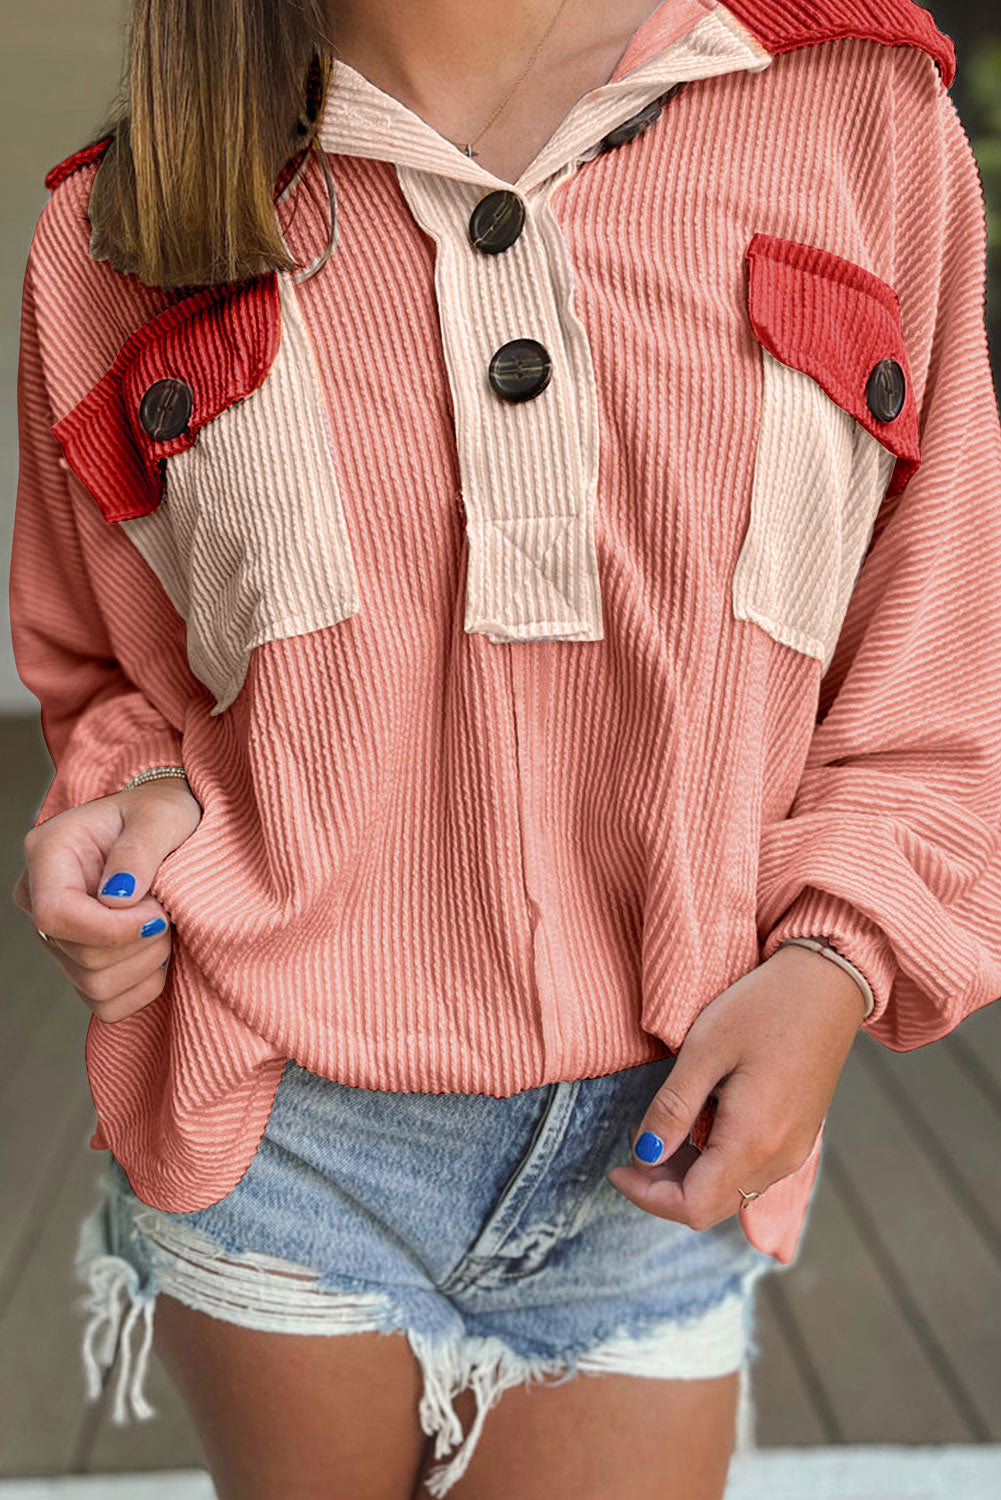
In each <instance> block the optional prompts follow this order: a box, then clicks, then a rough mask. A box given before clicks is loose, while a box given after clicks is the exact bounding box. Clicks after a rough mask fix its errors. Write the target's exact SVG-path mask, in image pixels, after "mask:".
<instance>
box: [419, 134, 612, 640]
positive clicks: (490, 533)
mask: <svg viewBox="0 0 1001 1500" xmlns="http://www.w3.org/2000/svg"><path fill="white" fill-rule="evenodd" d="M573 170H575V163H574V162H572V161H571V162H568V163H566V164H565V165H564V167H563V168H562V170H561V171H560V172H559V173H556V174H554V176H553V178H551V179H549V180H548V181H547V182H546V183H544V184H540V186H539V188H538V189H537V190H536V191H535V192H534V193H532V194H530V195H529V196H528V197H527V199H523V200H521V201H522V203H523V206H524V219H523V223H522V226H521V228H520V231H519V232H518V233H517V234H516V235H514V236H513V237H511V241H510V244H509V245H508V246H507V248H506V249H505V250H504V251H503V253H490V252H489V251H488V253H486V254H484V253H483V252H482V250H481V249H480V248H478V247H477V246H476V245H475V244H474V243H473V242H472V233H471V230H470V226H471V225H472V224H473V221H474V217H475V215H476V211H477V207H478V205H479V204H480V203H481V201H482V200H483V199H484V197H485V196H487V195H485V194H484V193H483V190H482V187H480V186H478V185H476V184H469V183H465V182H458V181H455V180H452V179H447V178H442V177H439V176H438V175H437V174H435V173H430V172H422V171H419V170H417V169H416V168H412V167H407V166H405V165H403V164H400V165H398V166H397V168H396V171H397V177H398V180H399V182H400V187H401V191H402V192H403V193H404V195H405V197H406V199H407V202H408V204H409V206H410V209H411V212H412V213H413V215H414V218H415V219H416V221H417V222H418V223H419V224H420V225H421V227H422V228H423V229H424V230H426V232H427V233H428V234H430V235H431V236H432V237H433V238H434V240H435V241H436V243H437V255H436V258H435V290H436V294H437V298H438V308H439V319H440V326H441V333H442V343H443V350H444V355H445V363H446V369H447V373H448V378H449V382H450V387H451V395H452V401H453V410H454V412H455V427H456V444H457V450H458V459H459V468H460V475H461V480H462V491H463V501H464V505H465V511H466V531H467V541H468V577H467V583H466V613H465V621H464V624H465V629H466V630H467V631H469V632H471V631H479V632H482V633H484V634H486V635H487V636H488V638H489V639H490V640H491V641H492V642H494V643H495V644H496V643H503V642H507V641H527V640H600V639H601V637H602V620H601V598H600V589H599V583H598V567H597V555H596V549H595V541H594V527H593V519H594V501H595V493H596V487H597V427H598V420H597V419H598V412H597V393H596V390H595V385H594V375H593V368H592V363H591V357H590V349H589V347H588V342H587V336H586V333H585V331H584V328H583V325H582V324H581V323H580V320H579V319H578V318H577V317H576V316H575V315H574V314H573V312H572V308H571V306H570V304H571V301H572V292H573V277H572V271H571V268H570V263H569V256H568V253H567V247H566V244H565V242H564V240H563V237H562V234H561V233H560V231H559V227H558V225H557V224H556V222H555V219H554V218H553V215H552V211H551V209H550V206H549V194H550V193H551V192H552V190H553V189H554V188H555V186H556V185H557V184H558V183H559V182H560V181H562V180H563V178H564V177H565V176H567V175H569V173H570V172H572V171H573ZM490 196H493V194H491V195H490ZM494 206H495V207H496V199H495V205H494ZM483 212H484V211H483V210H482V209H481V210H480V213H481V215H482V214H483ZM489 213H490V205H488V210H487V214H488V217H489ZM502 217H504V216H502ZM511 217H512V221H513V219H514V217H516V216H511ZM481 228H482V225H481ZM488 238H489V236H488Z"/></svg>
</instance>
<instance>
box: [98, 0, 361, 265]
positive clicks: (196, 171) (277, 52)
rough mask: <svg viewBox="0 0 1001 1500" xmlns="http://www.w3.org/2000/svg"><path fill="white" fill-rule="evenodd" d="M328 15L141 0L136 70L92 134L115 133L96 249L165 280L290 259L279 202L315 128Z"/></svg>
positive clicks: (282, 0)
mask: <svg viewBox="0 0 1001 1500" xmlns="http://www.w3.org/2000/svg"><path fill="white" fill-rule="evenodd" d="M327 16H328V10H327V5H326V3H325V0H134V3H133V6H132V13H131V17H130V20H129V26H128V49H127V59H128V60H127V68H126V69H125V70H124V76H123V79H122V82H121V84H120V85H119V90H118V93H117V95H116V98H115V100H114V102H113V103H112V105H111V107H110V109H109V112H108V113H107V114H106V116H105V117H104V119H103V121H102V123H101V126H100V127H99V130H98V133H97V135H96V136H95V137H94V141H93V142H92V144H96V142H98V141H100V140H102V139H103V138H105V137H110V141H109V144H108V146H107V148H106V150H105V152H104V155H103V158H102V160H101V165H100V167H99V169H98V172H97V175H96V178H95V180H94V186H93V190H92V192H91V198H90V220H91V226H92V239H91V253H92V255H94V257H95V258H97V259H107V260H108V261H110V262H111V264H112V265H113V266H114V267H115V269H116V270H120V271H124V272H131V273H133V274H135V275H137V276H138V277H139V279H140V280H141V281H143V282H145V283H146V284H147V285H149V286H164V287H172V286H181V287H191V286H208V285H212V284H215V283H220V282H229V281H241V280H244V279H247V278H251V277H254V276H260V275H263V274H265V273H266V272H268V271H271V270H273V269H276V268H277V269H282V270H291V269H293V267H294V265H295V262H294V261H293V260H292V259H291V258H290V255H289V252H288V250H287V248H286V246H285V244H284V243H283V241H282V238H281V234H280V231H279V226H278V222H277V219H276V216H275V207H274V204H275V197H276V195H277V191H278V177H279V174H280V173H281V172H282V169H283V168H284V167H286V166H288V165H289V163H290V158H296V160H297V161H298V160H301V158H302V156H303V153H304V152H306V151H308V150H309V148H310V147H311V145H312V143H313V139H314V137H315V134H316V126H317V120H318V117H319V114H320V113H321V111H322V108H323V102H324V99H325V96H326V91H327V87H328V83H329V74H330V56H329V55H328V54H332V52H333V48H332V46H331V44H330V42H329V39H328V38H327V36H326V35H325V30H324V27H325V23H326V21H327ZM286 175H290V174H286Z"/></svg>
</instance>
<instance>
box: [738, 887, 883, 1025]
mask: <svg viewBox="0 0 1001 1500" xmlns="http://www.w3.org/2000/svg"><path fill="white" fill-rule="evenodd" d="M793 938H797V939H799V938H806V939H808V940H809V939H812V940H813V941H817V939H818V938H826V940H827V942H828V943H829V944H830V946H831V948H833V949H834V952H833V953H829V954H827V955H826V956H827V957H829V958H832V959H833V960H834V961H836V962H837V961H839V960H840V961H841V966H842V968H846V969H847V970H848V971H849V972H851V973H852V974H853V977H854V978H856V980H857V981H858V983H859V987H860V988H861V990H862V993H863V995H865V997H866V1007H867V1008H866V1013H865V1015H864V1017H863V1019H862V1023H861V1024H862V1025H865V1026H868V1025H871V1024H872V1023H873V1022H874V1021H878V1020H879V1018H880V1016H881V1015H882V1014H883V1012H884V1011H885V1010H886V1007H887V1005H888V1003H889V999H890V990H891V988H892V986H893V980H894V977H895V975H896V972H897V961H896V958H895V956H894V952H893V947H892V945H891V943H890V940H889V939H888V938H887V936H886V934H885V933H884V932H883V931H882V930H881V929H880V928H879V927H877V926H876V924H875V922H872V921H870V919H869V918H868V917H867V916H865V914H864V913H863V912H861V911H859V909H858V907H856V906H853V905H852V904H851V903H850V902H848V901H845V900H843V899H842V898H841V897H840V896H832V895H830V894H828V892H826V891H821V890H818V889H817V888H816V887H813V886H806V887H805V888H804V889H803V890H802V891H801V892H800V894H799V895H798V896H797V897H796V899H795V901H793V902H792V904H791V905H790V906H788V907H787V908H786V910H785V911H784V912H783V914H782V916H781V918H780V919H779V921H778V922H777V923H776V925H775V926H774V927H773V928H772V930H771V931H770V932H769V933H768V935H767V936H766V938H765V940H764V943H763V945H762V962H764V961H765V960H766V959H769V958H771V956H772V954H773V953H774V952H775V950H776V949H777V948H779V947H780V946H781V945H782V943H784V942H786V941H787V940H789V939H793ZM870 995H871V997H872V998H871V1003H870V998H869V997H870Z"/></svg>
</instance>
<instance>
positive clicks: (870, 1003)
mask: <svg viewBox="0 0 1001 1500" xmlns="http://www.w3.org/2000/svg"><path fill="white" fill-rule="evenodd" d="M787 943H795V944H796V946H797V947H800V948H811V949H812V950H813V952H814V953H822V954H823V956H824V957H825V958H829V959H830V960H831V962H832V963H836V964H837V965H838V966H839V967H840V968H842V969H844V970H845V972H846V973H847V974H850V975H851V976H852V978H853V979H854V980H855V982H856V983H857V985H858V987H859V989H860V990H861V991H862V996H863V998H864V1000H865V1015H864V1016H863V1017H862V1020H863V1021H867V1020H868V1019H869V1017H870V1016H871V1015H872V1012H873V1010H874V1008H875V1005H876V999H875V996H874V995H873V992H872V985H871V984H870V983H869V981H868V979H866V977H865V975H864V974H863V973H862V972H861V970H859V969H856V967H855V965H854V964H853V963H852V962H851V961H850V960H849V959H847V958H845V956H844V954H842V953H839V952H838V950H837V949H836V948H835V947H834V944H833V943H830V942H828V940H827V938H822V937H788V938H783V939H782V941H781V942H780V943H779V947H780V948H784V947H785V946H786V944H787Z"/></svg>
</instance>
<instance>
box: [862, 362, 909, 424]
mask: <svg viewBox="0 0 1001 1500" xmlns="http://www.w3.org/2000/svg"><path fill="white" fill-rule="evenodd" d="M906 394H907V382H906V381H905V379H904V372H903V370H902V369H901V368H900V366H899V365H898V363H897V361H896V360H895V359H881V360H880V362H879V364H878V365H876V366H875V367H874V369H873V371H872V374H871V375H870V376H869V379H868V380H867V381H866V385H865V399H866V405H867V406H868V408H869V410H870V411H871V412H872V414H873V416H874V417H875V418H876V421H877V422H892V421H893V419H894V417H896V416H899V415H900V412H901V410H902V409H903V405H904V397H905V396H906Z"/></svg>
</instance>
